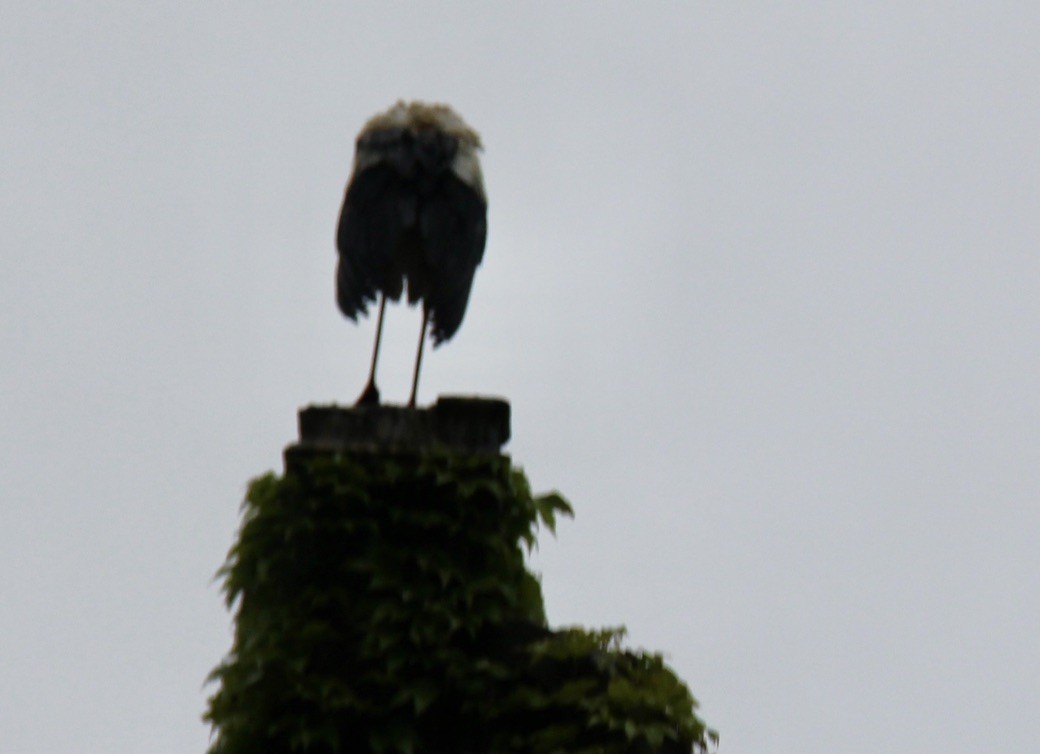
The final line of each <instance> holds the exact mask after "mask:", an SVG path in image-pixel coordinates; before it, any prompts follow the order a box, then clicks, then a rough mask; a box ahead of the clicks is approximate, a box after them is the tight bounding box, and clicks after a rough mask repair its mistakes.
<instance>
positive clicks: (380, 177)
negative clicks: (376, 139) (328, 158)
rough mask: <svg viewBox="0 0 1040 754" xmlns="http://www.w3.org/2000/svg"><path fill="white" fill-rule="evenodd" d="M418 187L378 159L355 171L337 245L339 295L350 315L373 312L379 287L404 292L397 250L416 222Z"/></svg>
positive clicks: (393, 293) (390, 294)
mask: <svg viewBox="0 0 1040 754" xmlns="http://www.w3.org/2000/svg"><path fill="white" fill-rule="evenodd" d="M415 206H416V200H415V192H414V191H413V190H410V188H409V186H408V185H407V184H406V183H405V182H403V181H402V180H401V178H400V176H399V175H398V173H397V172H396V171H395V170H393V169H392V168H391V167H389V166H388V165H386V164H381V163H377V164H375V165H371V166H369V167H367V168H365V169H364V170H362V171H360V172H358V173H355V174H354V177H353V178H352V179H351V181H350V185H348V186H347V192H346V196H345V197H344V198H343V209H342V211H341V212H340V218H339V229H338V231H337V233H336V246H337V247H338V248H339V268H338V270H337V272H336V301H337V302H338V304H339V308H340V310H341V311H342V312H343V313H344V314H345V315H346V316H348V317H349V318H350V319H356V318H357V315H358V313H361V314H367V313H368V302H370V301H375V299H376V295H377V294H378V293H379V292H382V293H385V294H386V295H387V297H388V298H391V299H397V298H399V297H400V295H401V287H402V285H401V284H402V279H401V270H400V269H399V267H398V265H397V261H396V257H397V254H396V250H397V248H398V246H399V245H400V243H401V239H402V237H403V236H404V234H405V232H406V231H407V229H408V228H409V227H412V226H413V225H414V224H415V212H416V209H415Z"/></svg>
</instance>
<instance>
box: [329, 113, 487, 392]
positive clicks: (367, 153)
mask: <svg viewBox="0 0 1040 754" xmlns="http://www.w3.org/2000/svg"><path fill="white" fill-rule="evenodd" d="M480 149H481V144H480V137H479V136H478V135H477V133H476V131H474V130H473V129H472V128H470V127H469V126H468V125H467V124H466V122H465V121H464V120H463V119H462V118H461V117H459V115H458V114H457V113H455V111H454V110H452V109H451V108H450V107H448V106H447V105H441V104H425V103H422V102H407V103H406V102H403V101H400V102H398V103H397V104H395V105H394V106H393V107H391V108H390V109H389V110H387V111H386V112H383V113H380V114H379V115H376V116H375V117H373V118H372V119H371V120H369V121H368V122H367V123H366V124H365V125H364V127H363V128H362V129H361V132H360V133H359V134H358V137H357V143H356V150H355V154H354V167H353V172H352V174H351V176H350V180H349V182H348V183H347V189H346V194H345V196H344V198H343V209H342V211H341V212H340V218H339V228H338V231H337V234H336V236H337V237H336V245H337V247H338V249H339V265H338V269H337V272H336V300H337V303H338V304H339V308H340V311H342V312H343V314H344V315H346V316H347V317H348V318H349V319H351V320H353V321H357V317H358V315H359V314H367V313H368V305H369V304H370V303H374V302H375V300H376V298H377V297H378V299H379V316H378V320H377V324H376V338H375V345H374V347H373V349H372V366H371V369H370V371H369V377H368V384H367V385H366V386H365V389H364V391H363V392H362V393H361V396H360V397H359V398H358V401H357V405H359V406H360V405H372V404H378V403H379V390H378V388H377V387H376V363H377V362H378V360H379V341H380V338H381V337H382V331H383V312H384V311H385V309H386V300H387V298H390V299H391V300H393V301H397V300H399V299H400V297H401V294H402V292H404V291H407V296H408V303H409V304H415V303H417V302H419V301H421V302H422V310H423V316H422V329H421V330H420V332H419V347H418V349H417V352H416V357H415V371H414V373H413V376H412V393H411V397H410V398H409V400H408V405H409V406H411V407H414V406H415V398H416V392H417V390H418V386H419V368H420V365H421V364H422V355H423V344H424V342H425V339H426V331H427V326H428V325H429V329H430V335H431V337H432V339H433V344H434V346H435V347H436V346H437V345H439V344H441V343H443V342H444V341H446V340H448V339H450V338H451V337H452V336H453V335H454V334H455V332H456V331H457V330H458V328H459V325H460V324H461V323H462V317H463V315H464V314H465V313H466V304H467V302H468V301H469V293H470V288H471V287H472V285H473V276H474V273H475V271H476V268H477V265H479V264H480V261H481V259H482V258H483V256H484V244H485V241H486V238H487V196H486V194H485V192H484V179H483V175H482V174H481V170H480V160H479V159H478V157H477V152H478V151H479V150H480Z"/></svg>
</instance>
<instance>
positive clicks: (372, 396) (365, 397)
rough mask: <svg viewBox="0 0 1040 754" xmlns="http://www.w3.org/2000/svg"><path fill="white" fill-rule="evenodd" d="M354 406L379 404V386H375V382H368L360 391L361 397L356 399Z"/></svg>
mask: <svg viewBox="0 0 1040 754" xmlns="http://www.w3.org/2000/svg"><path fill="white" fill-rule="evenodd" d="M354 405H355V406H378V405H379V388H377V387H376V383H374V382H370V383H368V384H367V385H366V386H365V390H364V392H363V393H361V397H360V398H358V399H357V402H356V403H355V404H354Z"/></svg>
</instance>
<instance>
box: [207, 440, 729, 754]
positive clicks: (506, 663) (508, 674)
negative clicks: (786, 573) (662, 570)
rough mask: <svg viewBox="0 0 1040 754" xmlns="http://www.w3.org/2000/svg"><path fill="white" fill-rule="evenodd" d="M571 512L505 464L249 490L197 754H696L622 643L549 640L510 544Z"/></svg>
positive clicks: (373, 459) (322, 467)
mask: <svg viewBox="0 0 1040 754" xmlns="http://www.w3.org/2000/svg"><path fill="white" fill-rule="evenodd" d="M559 515H571V508H570V506H569V505H568V504H567V502H566V501H565V500H564V499H563V498H562V497H560V496H559V495H558V494H555V493H551V494H548V495H541V496H535V495H533V494H532V492H531V489H530V486H529V485H528V482H527V479H526V477H525V476H524V474H523V473H522V472H521V471H519V470H518V469H514V468H512V467H511V466H510V463H509V460H508V459H507V458H505V457H503V456H475V457H471V456H466V457H459V456H453V455H424V456H398V457H395V456H387V455H375V454H357V455H350V456H338V457H336V456H328V457H319V458H314V459H312V460H309V461H306V462H301V463H299V464H295V465H294V468H293V470H292V471H291V472H290V473H287V474H286V475H284V476H276V475H274V474H268V475H266V476H263V477H260V478H258V479H256V480H255V481H254V482H253V483H252V484H251V486H250V488H249V491H248V494H247V496H246V500H245V502H244V504H243V515H242V525H241V530H240V532H239V537H238V540H237V542H236V543H235V545H234V546H233V547H232V549H231V552H230V553H229V555H228V559H227V562H226V563H225V564H224V566H223V567H222V568H221V570H220V572H219V577H220V578H221V579H222V581H223V588H224V594H225V597H226V600H227V604H228V606H229V608H231V609H232V610H234V612H235V625H236V628H235V638H234V644H233V646H232V649H231V652H230V653H229V655H228V656H227V658H226V659H225V660H224V662H222V663H221V664H220V665H219V666H218V667H217V668H216V669H215V670H214V671H213V673H212V674H211V676H210V678H211V680H212V681H213V682H215V683H216V684H217V685H218V688H217V690H216V692H215V693H214V694H213V696H212V697H211V698H210V701H209V708H208V711H207V713H206V719H207V720H208V721H209V722H210V723H211V724H212V726H213V729H214V739H213V743H212V746H211V749H210V754H257V753H258V752H264V753H265V754H282V753H285V754H288V753H290V752H298V753H306V754H318V753H321V754H337V753H340V752H373V753H375V754H381V753H382V752H387V753H389V752H401V753H403V754H407V753H409V752H410V753H413V754H421V753H425V752H431V753H434V752H436V753H440V752H445V753H448V752H450V753H452V754H463V753H466V752H481V753H484V752H502V753H503V754H509V753H512V752H515V753H516V754H521V752H522V753H523V754H532V753H534V754H550V753H556V752H560V753H563V752H565V753H567V754H571V753H572V752H589V753H590V754H591V752H599V753H602V754H612V753H614V752H617V753H618V754H620V753H621V752H692V751H703V750H706V749H707V747H708V745H709V743H712V742H713V741H715V738H716V736H715V734H714V732H713V731H711V730H710V729H708V728H707V727H706V726H705V725H704V723H703V722H702V721H701V720H700V718H699V717H698V716H697V714H696V702H695V701H694V699H693V697H692V696H691V695H690V693H689V691H688V690H687V688H686V687H685V685H683V684H682V682H681V681H680V680H679V679H678V678H676V676H675V675H674V674H673V673H672V672H671V671H670V670H669V669H668V668H667V667H666V666H665V665H664V663H663V661H662V659H661V657H660V656H659V655H656V654H649V653H643V652H631V651H626V650H624V649H623V648H622V646H621V639H622V632H621V631H620V630H615V631H598V632H597V631H586V630H582V629H576V628H572V629H567V630H560V631H553V630H550V629H549V628H548V626H547V622H546V617H545V613H544V607H543V602H542V594H541V587H540V584H539V582H538V580H537V579H536V578H535V576H533V575H532V574H531V573H530V572H529V571H528V570H527V567H526V564H525V560H524V553H525V550H529V549H530V548H531V547H532V546H533V545H534V543H535V536H536V533H537V530H538V528H539V527H543V528H546V529H548V530H550V531H553V530H554V528H555V523H556V518H557V516H559Z"/></svg>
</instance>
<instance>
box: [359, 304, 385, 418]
mask: <svg viewBox="0 0 1040 754" xmlns="http://www.w3.org/2000/svg"><path fill="white" fill-rule="evenodd" d="M385 310H386V294H385V293H381V294H380V296H379V318H378V320H377V321H376V344H375V346H374V347H373V349H372V368H371V369H370V370H369V372H368V384H367V385H365V389H364V391H363V392H362V393H361V397H360V398H358V399H357V403H355V404H354V405H355V406H378V405H379V389H378V388H377V387H376V362H377V361H379V341H380V339H381V338H382V337H383V312H384V311H385Z"/></svg>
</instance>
